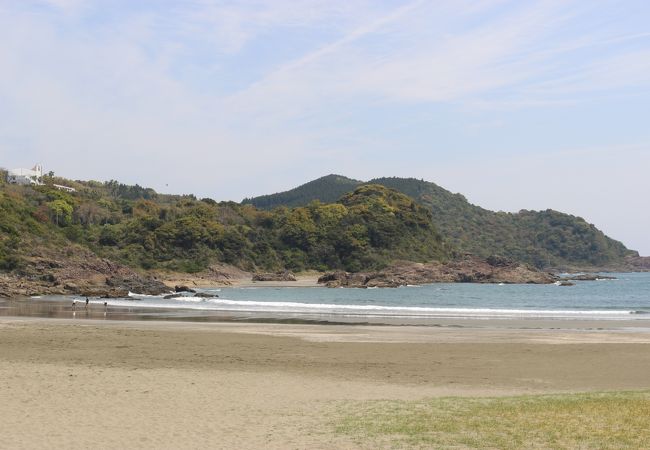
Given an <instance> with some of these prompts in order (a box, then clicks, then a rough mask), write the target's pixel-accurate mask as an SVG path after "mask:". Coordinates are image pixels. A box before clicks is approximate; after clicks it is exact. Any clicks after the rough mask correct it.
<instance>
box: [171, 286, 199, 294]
mask: <svg viewBox="0 0 650 450" xmlns="http://www.w3.org/2000/svg"><path fill="white" fill-rule="evenodd" d="M174 291H176V292H190V293H192V294H194V293H195V292H196V291H195V290H194V289H191V288H189V287H187V286H174Z"/></svg>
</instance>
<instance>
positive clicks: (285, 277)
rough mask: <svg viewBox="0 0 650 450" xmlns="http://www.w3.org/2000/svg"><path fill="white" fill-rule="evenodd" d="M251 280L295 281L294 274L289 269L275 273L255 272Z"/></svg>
mask: <svg viewBox="0 0 650 450" xmlns="http://www.w3.org/2000/svg"><path fill="white" fill-rule="evenodd" d="M253 281H296V276H295V275H294V274H293V273H292V272H291V271H289V270H286V271H284V272H276V273H256V274H255V275H253Z"/></svg>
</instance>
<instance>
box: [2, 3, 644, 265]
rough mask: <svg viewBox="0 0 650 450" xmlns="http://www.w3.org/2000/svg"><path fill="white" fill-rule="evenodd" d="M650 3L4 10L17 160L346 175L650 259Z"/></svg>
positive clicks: (273, 176)
mask: <svg viewBox="0 0 650 450" xmlns="http://www.w3.org/2000/svg"><path fill="white" fill-rule="evenodd" d="M648 24H650V2H648V1H647V0H638V1H635V0H589V1H584V0H557V1H554V0H548V1H546V0H544V1H536V0H527V1H520V0H513V1H507V0H450V1H445V0H438V1H423V0H415V1H382V0H345V1H337V0H310V1H301V0H291V1H288V0H287V1H285V0H269V1H258V0H250V1H249V0H242V1H218V0H186V1H183V0H176V1H166V0H139V1H132V0H42V1H34V0H0V166H4V167H6V168H15V167H31V166H32V165H34V164H35V163H41V164H43V166H44V168H45V170H46V171H50V170H52V171H54V172H55V173H56V174H57V175H61V176H64V177H68V178H73V179H84V180H85V179H95V180H110V179H117V180H119V181H122V182H124V183H129V184H135V183H138V184H140V185H143V186H148V187H153V188H155V189H156V190H158V191H160V192H166V193H178V194H189V193H192V194H195V195H197V196H199V197H211V198H214V199H216V200H236V201H239V200H241V199H242V198H244V197H250V196H255V195H261V194H267V193H272V192H278V191H282V190H287V189H290V188H292V187H295V186H297V185H299V184H302V183H305V182H307V181H310V180H312V179H314V178H318V177H320V176H323V175H327V174H330V173H337V174H341V175H345V176H348V177H351V178H356V179H362V180H367V179H371V178H374V177H381V176H403V177H415V178H422V179H425V180H428V181H432V182H435V183H437V184H439V185H441V186H443V187H445V188H446V189H449V190H451V191H453V192H460V193H462V194H464V195H465V196H466V197H467V198H468V200H469V201H471V202H472V203H474V204H478V205H480V206H483V207H485V208H489V209H493V210H503V211H513V212H514V211H519V210H521V209H536V210H539V209H547V208H552V209H556V210H559V211H563V212H567V213H571V214H574V215H579V216H582V217H584V218H585V219H586V220H587V221H589V222H590V223H594V224H595V225H596V226H597V227H598V228H600V229H601V230H603V231H604V232H605V233H607V234H608V235H609V236H611V237H613V238H615V239H618V240H621V241H622V242H623V243H625V244H626V245H627V246H628V247H629V248H632V249H635V250H638V251H639V252H640V253H641V254H642V255H650V233H649V232H648V231H649V230H650V208H648V199H649V198H650V176H649V175H650V173H649V172H650V25H648Z"/></svg>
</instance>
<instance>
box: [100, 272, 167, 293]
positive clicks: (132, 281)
mask: <svg viewBox="0 0 650 450" xmlns="http://www.w3.org/2000/svg"><path fill="white" fill-rule="evenodd" d="M106 285H107V286H110V287H112V288H115V289H118V290H123V291H127V294H128V292H135V293H138V294H147V295H160V294H164V293H165V292H169V288H168V287H167V286H165V285H164V284H163V283H162V282H160V281H158V280H155V279H153V278H151V277H148V278H147V277H143V276H140V275H137V274H133V275H131V276H128V277H122V276H112V277H109V278H107V279H106Z"/></svg>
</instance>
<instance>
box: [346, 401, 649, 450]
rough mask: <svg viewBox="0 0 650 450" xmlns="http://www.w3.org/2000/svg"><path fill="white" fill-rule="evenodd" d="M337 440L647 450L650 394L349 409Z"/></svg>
mask: <svg viewBox="0 0 650 450" xmlns="http://www.w3.org/2000/svg"><path fill="white" fill-rule="evenodd" d="M339 412H340V413H342V418H340V419H339V420H337V421H336V423H335V427H336V432H337V433H339V434H342V435H347V436H349V437H351V438H352V439H353V440H355V441H356V442H357V443H359V444H363V445H364V446H369V447H384V448H385V447H388V448H454V449H456V448H480V449H485V448H497V449H526V448H528V449H533V448H534V449H546V448H548V449H563V448H567V449H575V448H577V449H648V448H650V392H616V393H595V394H565V395H536V396H518V397H503V398H462V397H447V398H436V399H431V400H425V401H374V402H365V403H347V404H345V406H343V407H342V411H339Z"/></svg>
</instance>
